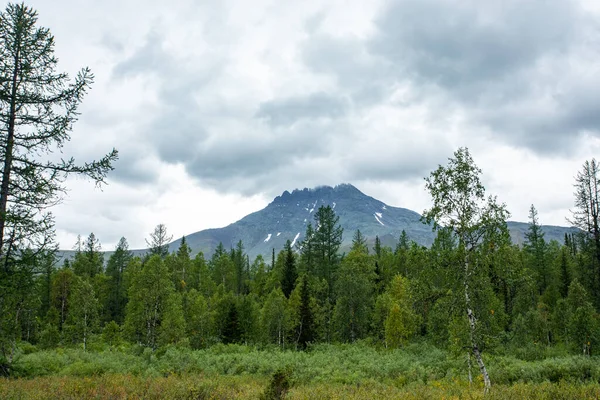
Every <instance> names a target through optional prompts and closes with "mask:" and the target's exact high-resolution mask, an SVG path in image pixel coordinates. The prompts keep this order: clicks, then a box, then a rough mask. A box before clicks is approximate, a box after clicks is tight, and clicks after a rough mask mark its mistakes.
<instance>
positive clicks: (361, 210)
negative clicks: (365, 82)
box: [61, 184, 577, 259]
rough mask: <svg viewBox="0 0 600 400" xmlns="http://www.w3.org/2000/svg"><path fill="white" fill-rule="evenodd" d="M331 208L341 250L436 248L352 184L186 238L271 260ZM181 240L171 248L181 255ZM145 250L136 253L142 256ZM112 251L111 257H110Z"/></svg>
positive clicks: (284, 198) (554, 234)
mask: <svg viewBox="0 0 600 400" xmlns="http://www.w3.org/2000/svg"><path fill="white" fill-rule="evenodd" d="M327 205H329V206H331V207H332V208H333V209H334V210H335V212H336V214H337V215H338V216H339V217H340V224H341V226H342V227H343V228H344V236H343V243H342V250H346V249H348V248H349V247H350V245H351V243H352V236H353V234H354V232H355V231H356V230H357V229H360V231H361V232H362V233H363V235H364V236H365V237H366V238H367V239H368V241H369V242H370V243H372V242H373V241H374V239H375V236H379V238H380V239H381V242H382V244H383V245H386V246H391V247H394V246H395V245H396V243H397V242H398V238H399V237H400V233H401V232H402V230H405V231H406V233H407V235H408V237H409V239H410V240H414V241H415V242H417V243H418V244H421V245H424V246H429V245H431V243H433V239H434V237H435V233H434V232H432V230H431V227H430V226H428V225H425V224H423V223H422V222H421V221H420V217H421V216H420V214H419V213H416V212H414V211H411V210H408V209H406V208H399V207H393V206H390V205H388V204H385V203H383V202H382V201H379V200H377V199H374V198H373V197H370V196H367V195H366V194H364V193H362V192H361V191H360V190H358V189H357V188H356V187H354V186H352V185H350V184H341V185H337V186H335V187H330V186H320V187H317V188H314V189H306V188H305V189H302V190H299V189H296V190H294V191H292V192H291V193H290V192H288V191H287V190H286V191H285V192H283V194H282V195H281V196H277V197H275V199H274V200H273V201H272V202H271V203H270V204H269V205H268V206H266V207H265V208H263V209H262V210H260V211H257V212H255V213H252V214H249V215H247V216H245V217H244V218H242V219H241V220H239V221H237V222H235V223H233V224H230V225H228V226H226V227H224V228H216V229H206V230H203V231H199V232H195V233H192V234H190V235H186V241H187V242H188V244H189V246H190V247H191V249H192V253H193V254H196V253H198V252H199V251H202V252H203V253H204V254H205V255H206V256H210V255H211V254H212V253H213V251H214V249H215V248H216V247H217V245H218V244H219V243H220V242H221V243H223V245H224V246H225V247H226V248H227V249H229V248H231V247H235V245H236V244H237V242H238V241H239V240H240V239H241V240H242V242H243V243H244V247H245V250H246V252H247V253H248V255H249V256H250V258H254V257H256V256H257V255H258V254H262V255H264V256H266V257H267V258H268V259H270V255H271V251H272V249H273V248H274V249H275V250H276V251H279V250H281V249H282V248H283V246H284V244H285V242H286V241H287V240H290V241H292V243H294V244H295V243H297V242H299V241H301V240H303V239H304V233H305V231H306V225H307V224H308V223H309V222H311V223H313V226H314V215H315V212H316V211H317V210H318V208H319V207H321V206H327ZM508 228H509V229H510V234H511V238H512V240H513V242H514V243H517V244H522V243H523V241H524V237H525V236H524V234H525V232H526V231H527V228H528V224H527V223H523V222H514V221H509V222H508ZM542 228H543V230H544V232H545V234H546V236H545V238H546V240H547V241H550V240H557V241H559V242H561V243H562V241H563V239H564V235H565V233H566V232H576V231H577V229H576V228H566V227H561V226H550V225H543V226H542ZM180 243H181V239H178V240H175V241H174V242H172V243H171V244H170V245H169V248H170V250H171V251H176V250H177V248H178V247H179V245H180ZM145 252H146V250H134V253H135V254H137V255H142V254H144V253H145ZM61 254H62V255H63V256H64V257H71V256H72V255H73V252H72V251H63V252H61ZM110 254H112V252H106V253H105V257H106V258H108V257H109V256H110Z"/></svg>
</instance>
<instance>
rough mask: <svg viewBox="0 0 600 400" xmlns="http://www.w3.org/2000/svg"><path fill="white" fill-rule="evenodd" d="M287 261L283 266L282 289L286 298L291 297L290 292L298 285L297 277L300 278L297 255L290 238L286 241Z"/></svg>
mask: <svg viewBox="0 0 600 400" xmlns="http://www.w3.org/2000/svg"><path fill="white" fill-rule="evenodd" d="M284 251H285V263H284V266H283V274H282V276H281V290H282V291H283V294H284V296H285V297H286V298H289V297H290V294H291V293H292V291H293V290H294V287H295V286H296V279H297V278H298V272H297V271H296V256H295V255H294V250H292V243H291V242H290V241H289V240H288V241H287V242H286V243H285V247H284Z"/></svg>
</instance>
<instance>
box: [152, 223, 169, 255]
mask: <svg viewBox="0 0 600 400" xmlns="http://www.w3.org/2000/svg"><path fill="white" fill-rule="evenodd" d="M171 240H173V235H169V234H168V233H167V227H166V226H165V225H164V224H158V225H156V227H154V231H153V232H152V233H151V234H150V240H148V239H146V244H147V245H148V253H149V255H150V256H154V255H157V256H160V257H161V258H165V257H166V256H168V255H169V243H170V242H171Z"/></svg>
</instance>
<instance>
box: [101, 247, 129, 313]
mask: <svg viewBox="0 0 600 400" xmlns="http://www.w3.org/2000/svg"><path fill="white" fill-rule="evenodd" d="M132 259H133V253H132V252H131V251H130V250H129V244H128V243H127V239H125V238H124V237H122V238H121V239H120V240H119V243H118V244H117V247H116V248H115V252H114V253H113V254H112V255H111V256H110V258H109V259H108V262H107V264H106V275H108V276H109V277H110V283H109V286H110V287H109V293H108V302H107V304H106V307H107V308H108V315H109V318H110V319H111V320H113V321H115V322H117V323H118V324H122V323H123V321H124V319H125V305H126V304H127V287H126V286H125V283H124V279H125V271H126V269H127V265H128V264H129V263H130V262H131V260H132Z"/></svg>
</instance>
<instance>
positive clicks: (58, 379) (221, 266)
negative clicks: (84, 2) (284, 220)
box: [0, 4, 600, 399]
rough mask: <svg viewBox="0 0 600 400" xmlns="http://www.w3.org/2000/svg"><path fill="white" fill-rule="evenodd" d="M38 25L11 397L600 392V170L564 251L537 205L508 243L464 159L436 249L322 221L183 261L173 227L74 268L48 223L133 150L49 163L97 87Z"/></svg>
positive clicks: (20, 192)
mask: <svg viewBox="0 0 600 400" xmlns="http://www.w3.org/2000/svg"><path fill="white" fill-rule="evenodd" d="M36 23H37V14H36V12H35V11H34V10H33V9H31V8H29V7H27V6H25V5H24V4H20V5H14V4H10V5H9V6H8V7H7V9H6V11H4V12H3V13H1V15H0V52H1V56H0V76H1V80H0V120H1V123H2V125H1V126H0V153H1V155H2V158H1V160H2V178H1V182H0V263H1V264H0V375H1V378H0V397H1V398H56V397H58V398H248V397H251V398H269V399H270V398H283V397H286V398H309V397H310V398H339V397H342V398H374V397H376V398H391V397H397V398H441V397H456V398H460V397H466V396H469V397H470V398H480V397H482V396H488V397H490V398H533V397H536V398H558V397H560V398H574V399H575V398H597V397H598V396H599V395H600V363H599V362H598V360H599V358H598V351H599V350H598V348H599V346H600V316H599V314H598V311H599V310H600V204H599V202H598V198H599V195H600V188H599V186H598V183H599V180H600V177H599V172H598V164H597V162H596V161H595V160H593V159H592V160H589V161H585V162H584V163H583V165H582V167H581V169H580V171H578V172H576V178H575V181H574V182H573V184H574V188H575V193H574V205H573V211H572V215H571V216H570V218H571V220H570V222H571V224H572V225H573V226H575V227H577V228H579V233H576V234H567V235H565V237H564V240H563V241H562V242H561V243H559V242H556V241H549V242H548V241H546V240H545V238H544V232H543V229H542V227H541V225H540V221H539V220H538V213H537V210H536V208H535V207H534V206H533V205H532V206H531V209H530V212H529V228H528V232H527V234H526V237H525V242H524V243H522V244H515V243H512V242H511V238H510V236H509V233H508V230H507V226H506V220H507V218H509V216H510V214H509V212H508V210H507V208H506V205H505V204H504V203H501V202H499V200H498V199H497V198H496V197H495V196H489V195H487V194H486V192H485V188H484V186H483V184H482V182H481V178H482V171H481V170H480V169H479V168H478V167H477V165H476V164H475V162H474V160H473V158H472V156H471V154H470V152H469V150H468V149H467V148H466V147H464V148H459V149H458V150H456V152H455V153H454V154H453V156H452V157H450V158H449V159H448V163H447V165H445V166H442V165H439V166H438V168H437V169H435V170H434V171H432V172H431V174H430V175H429V176H428V177H426V178H425V189H426V191H427V192H428V194H429V196H430V198H431V200H432V206H431V208H430V209H428V210H425V211H424V212H423V216H422V221H423V223H424V224H429V226H430V227H431V229H432V230H435V232H436V234H437V236H436V239H435V241H434V243H433V244H432V245H431V246H430V247H424V246H420V245H418V244H417V243H415V242H414V241H412V240H411V238H410V237H408V235H406V233H404V232H403V234H402V235H400V236H399V237H398V238H397V244H396V246H395V247H394V248H391V247H386V246H382V245H381V242H380V240H379V238H377V237H375V238H366V237H364V236H363V234H362V233H361V232H360V231H356V232H344V231H343V229H342V228H341V226H340V224H339V216H338V215H336V213H335V211H334V210H333V208H332V207H330V206H326V207H325V206H322V207H320V208H319V209H318V210H317V211H316V213H315V214H314V220H313V221H311V223H308V224H307V228H306V232H305V235H304V236H303V238H304V239H303V240H302V241H300V242H298V243H295V244H294V245H292V243H290V242H289V241H288V242H287V244H286V246H285V247H284V248H283V249H275V248H273V249H272V253H271V254H270V255H264V256H258V257H256V258H254V259H250V258H249V256H248V255H247V254H246V253H245V250H244V243H243V242H242V241H239V242H238V243H237V245H236V246H234V247H232V248H226V247H225V246H224V245H223V244H219V246H218V247H217V248H216V251H215V252H214V253H213V254H208V255H205V254H203V253H202V252H200V253H198V254H192V251H191V249H190V247H189V246H188V245H187V243H186V241H185V238H184V239H183V240H181V245H180V246H179V249H178V250H177V251H176V252H172V253H171V252H169V247H168V245H169V243H170V241H171V239H172V237H171V236H170V235H169V234H168V231H167V227H166V226H165V225H163V224H159V225H157V226H156V228H155V230H154V231H153V232H151V233H150V234H149V237H148V239H147V243H148V250H147V252H146V253H145V254H144V255H141V256H134V254H133V252H132V251H131V250H130V249H129V246H128V243H127V240H126V238H122V239H121V240H120V241H119V243H118V245H117V246H116V249H114V252H113V253H112V254H111V255H110V257H109V258H108V259H106V260H105V255H104V253H103V251H102V248H101V246H100V241H99V239H98V238H97V237H96V236H95V235H94V234H93V233H90V234H89V235H88V236H87V237H86V238H79V239H78V241H77V243H76V245H75V248H74V250H75V254H74V256H73V257H69V258H66V257H65V258H63V257H60V256H59V252H58V251H57V250H58V249H57V245H56V243H55V231H54V219H53V216H52V214H51V213H49V212H48V209H49V208H50V207H51V206H53V205H55V204H57V202H59V201H60V198H61V195H62V194H63V193H64V192H65V190H66V189H65V186H64V182H65V180H66V179H67V177H68V176H69V175H79V176H84V177H87V178H89V179H90V180H92V181H93V182H95V183H96V184H98V185H102V184H104V183H105V179H106V177H107V175H108V174H109V173H110V171H111V170H112V169H113V164H114V162H115V161H116V160H117V158H118V152H117V151H116V150H114V149H113V150H112V151H110V152H109V153H107V154H106V155H105V156H103V157H101V158H100V159H99V160H98V161H92V162H86V163H83V164H78V163H76V162H75V160H73V159H72V158H71V159H61V160H60V161H51V160H53V159H52V158H51V157H50V158H49V160H50V161H47V162H41V161H40V157H41V155H49V154H51V153H52V151H53V149H54V148H56V147H58V148H61V147H62V146H63V145H64V144H65V143H66V142H68V141H69V140H70V136H69V132H70V131H71V129H72V125H73V124H74V122H75V121H76V120H77V117H78V115H79V114H78V106H79V104H80V103H81V101H82V98H83V97H84V95H85V93H86V91H87V90H88V89H89V86H90V84H91V83H92V81H93V75H92V74H91V72H90V71H89V70H88V69H86V68H84V69H83V70H81V71H80V73H79V74H78V75H77V76H76V78H75V80H74V81H73V82H70V81H69V80H68V76H67V75H66V74H62V73H57V72H56V71H55V69H56V64H57V60H56V58H55V57H54V55H53V37H52V35H51V34H50V32H49V30H48V29H46V28H39V27H37V25H36ZM343 235H352V237H353V241H352V247H351V249H350V250H349V251H348V252H344V253H342V252H341V251H340V244H341V243H342V237H343ZM372 240H374V244H373V245H370V244H369V245H368V244H367V243H373V242H372Z"/></svg>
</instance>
